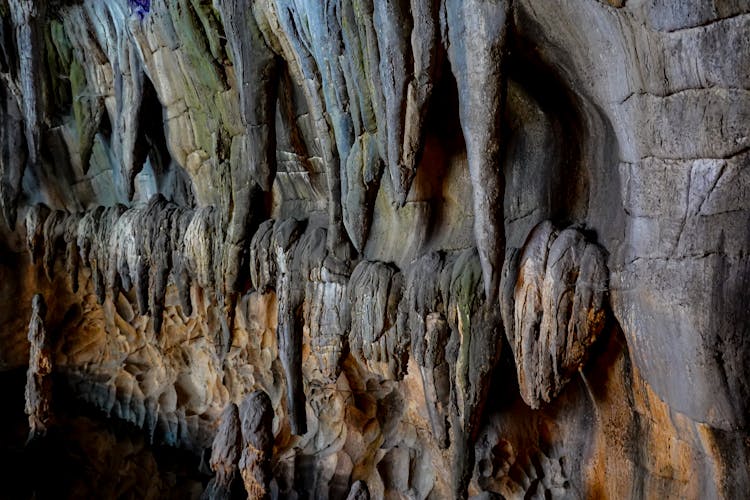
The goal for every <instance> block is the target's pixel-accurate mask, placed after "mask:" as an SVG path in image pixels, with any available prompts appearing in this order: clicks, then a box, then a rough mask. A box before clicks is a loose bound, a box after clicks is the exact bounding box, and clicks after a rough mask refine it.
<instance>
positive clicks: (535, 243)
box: [502, 221, 609, 408]
mask: <svg viewBox="0 0 750 500" xmlns="http://www.w3.org/2000/svg"><path fill="white" fill-rule="evenodd" d="M506 269H507V272H506V273H505V276H504V279H505V280H507V281H506V282H505V283H504V284H503V287H502V288H503V292H504V295H503V297H502V300H503V304H504V306H503V309H504V311H505V325H506V330H505V331H506V335H507V337H508V343H509V344H510V345H511V347H512V348H513V354H514V357H515V360H516V367H517V373H518V384H519V386H520V389H521V395H522V396H523V399H524V401H526V403H527V404H528V405H529V406H531V407H532V408H539V406H540V405H541V404H542V403H543V402H546V403H549V402H551V401H552V399H553V398H555V397H556V396H557V395H558V394H559V393H560V391H562V389H563V387H564V386H565V384H566V383H567V382H568V381H569V380H570V379H571V377H572V376H573V375H575V374H576V372H577V371H578V370H581V369H582V368H583V364H584V363H585V362H586V359H587V356H588V351H589V347H590V346H591V345H592V344H593V343H594V341H595V340H596V338H597V336H598V335H599V334H600V333H601V332H602V329H603V328H604V324H605V320H606V307H607V304H606V297H607V276H608V274H609V273H608V271H607V267H606V264H605V257H604V253H603V251H602V250H601V248H599V247H598V246H597V245H596V244H593V243H590V242H587V241H586V239H585V236H584V235H583V234H582V233H581V232H580V231H578V230H576V229H573V228H568V229H565V230H563V231H558V230H557V229H555V227H554V226H553V225H552V224H551V223H550V222H549V221H545V222H542V223H540V224H539V225H537V226H536V227H535V228H534V229H533V230H532V231H531V233H530V234H529V237H528V239H527V240H526V243H525V245H524V247H523V248H522V249H521V250H520V252H519V254H518V256H517V257H511V258H510V259H509V260H508V263H507V266H506ZM511 313H512V315H511Z"/></svg>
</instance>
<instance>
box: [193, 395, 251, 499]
mask: <svg viewBox="0 0 750 500" xmlns="http://www.w3.org/2000/svg"><path fill="white" fill-rule="evenodd" d="M244 452H245V449H244V447H243V438H242V428H241V425H240V416H239V410H238V408H237V405H236V404H234V403H230V404H229V405H227V407H226V408H225V409H224V412H223V413H222V414H221V420H220V422H219V429H218V431H217V432H216V437H215V438H214V442H213V445H212V447H211V470H212V471H213V472H214V474H215V476H214V477H213V478H211V481H209V483H208V486H207V487H206V490H205V491H204V492H203V496H202V498H204V499H206V500H231V499H232V498H237V493H238V492H237V491H236V490H237V485H238V484H237V483H238V481H239V480H240V474H239V473H240V469H239V463H240V457H241V456H242V454H243V453H244Z"/></svg>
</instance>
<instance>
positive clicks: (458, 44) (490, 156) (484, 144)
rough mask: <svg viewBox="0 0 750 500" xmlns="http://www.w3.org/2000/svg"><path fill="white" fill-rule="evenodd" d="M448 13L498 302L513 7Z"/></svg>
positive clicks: (484, 251) (453, 2)
mask: <svg viewBox="0 0 750 500" xmlns="http://www.w3.org/2000/svg"><path fill="white" fill-rule="evenodd" d="M445 8H446V19H447V21H446V22H447V26H446V27H444V31H447V33H448V42H447V43H448V58H449V59H450V62H451V67H452V70H453V75H454V76H455V78H456V83H457V85H458V93H459V99H458V100H459V111H460V116H461V128H462V130H463V135H464V140H465V141H466V155H467V160H468V163H469V173H470V177H471V187H472V191H473V196H474V237H475V239H476V244H477V250H478V251H479V259H480V260H481V262H482V275H483V278H484V293H485V295H486V296H487V298H488V300H490V301H493V300H495V298H496V297H497V293H498V287H499V285H500V273H501V269H502V264H503V260H502V259H503V257H504V255H505V230H504V228H503V191H504V178H503V171H502V168H501V167H500V141H501V139H502V137H501V133H500V123H501V120H500V114H501V112H502V109H503V103H502V92H503V84H502V82H503V73H502V69H503V56H504V50H505V38H506V33H505V31H506V23H507V18H508V2H507V1H500V2H485V1H482V0H470V1H466V2H464V1H459V0H447V1H446V7H445Z"/></svg>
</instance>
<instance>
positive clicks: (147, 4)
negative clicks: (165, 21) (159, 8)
mask: <svg viewBox="0 0 750 500" xmlns="http://www.w3.org/2000/svg"><path fill="white" fill-rule="evenodd" d="M128 5H129V6H130V11H131V13H133V14H137V15H138V17H139V18H141V19H143V18H144V17H146V14H148V13H149V11H150V10H151V0H128Z"/></svg>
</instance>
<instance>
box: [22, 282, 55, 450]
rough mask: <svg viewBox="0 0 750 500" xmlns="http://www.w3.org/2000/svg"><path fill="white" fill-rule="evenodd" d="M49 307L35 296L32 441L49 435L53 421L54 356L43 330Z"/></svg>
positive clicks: (29, 391) (29, 406) (29, 409)
mask: <svg viewBox="0 0 750 500" xmlns="http://www.w3.org/2000/svg"><path fill="white" fill-rule="evenodd" d="M46 315H47V306H46V304H45V303H44V297H43V296H42V295H40V294H36V295H34V299H33V303H32V305H31V320H30V321H29V335H28V339H29V345H30V348H29V368H28V370H27V372H26V414H27V415H28V416H29V440H32V439H34V438H36V437H39V436H44V435H45V434H46V433H47V426H48V425H49V423H50V420H51V418H52V408H51V403H52V379H51V377H50V374H51V373H52V363H53V361H52V352H51V349H50V339H49V337H48V335H47V331H46V330H45V328H44V318H45V316H46Z"/></svg>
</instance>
